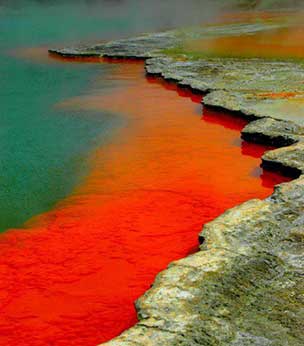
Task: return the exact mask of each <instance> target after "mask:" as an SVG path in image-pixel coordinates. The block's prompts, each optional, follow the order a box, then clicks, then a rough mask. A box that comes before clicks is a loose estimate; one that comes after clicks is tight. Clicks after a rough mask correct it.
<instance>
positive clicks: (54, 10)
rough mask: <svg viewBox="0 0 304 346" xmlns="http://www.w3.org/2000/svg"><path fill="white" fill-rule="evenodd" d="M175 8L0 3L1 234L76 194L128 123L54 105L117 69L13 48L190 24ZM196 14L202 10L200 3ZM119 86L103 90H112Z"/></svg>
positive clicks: (137, 4)
mask: <svg viewBox="0 0 304 346" xmlns="http://www.w3.org/2000/svg"><path fill="white" fill-rule="evenodd" d="M193 3H197V2H196V1H194V0H193ZM173 4H176V2H175V3H174V2H173V3H172V1H171V3H168V4H167V5H166V4H165V3H164V2H162V1H159V2H158V4H157V2H149V1H143V2H138V1H109V0H108V1H88V0H87V1H85V0H83V1H80V0H79V1H67V0H66V1H12V0H10V1H2V2H1V3H0V105H1V106H0V148H1V160H0V231H3V230H6V229H8V228H13V227H18V226H20V225H22V223H24V222H25V221H26V220H27V219H29V218H30V217H32V216H33V215H37V214H39V213H41V212H44V211H46V210H48V209H50V208H51V207H52V206H53V205H54V204H55V203H56V202H57V201H58V200H60V199H62V198H64V197H65V196H66V195H67V194H68V193H69V192H71V190H72V189H73V187H74V186H75V184H77V183H78V182H79V181H80V180H81V179H82V178H83V177H84V176H85V174H86V170H87V163H86V158H87V156H88V153H89V152H90V151H91V150H92V149H93V148H94V147H95V146H97V145H102V144H103V143H105V141H107V140H108V139H109V138H110V136H111V133H112V130H113V129H115V128H117V127H118V126H122V123H121V120H120V119H121V118H120V117H119V114H107V113H106V112H99V113H95V114H93V113H91V114H89V113H88V112H86V113H85V114H83V113H81V112H73V111H65V110H60V109H58V108H56V107H55V104H56V103H58V102H60V101H63V100H66V99H68V98H71V97H73V96H79V95H82V94H83V93H85V92H86V91H87V90H89V88H90V86H91V83H92V81H93V80H94V76H96V73H98V75H99V76H100V75H101V74H104V76H106V75H107V74H108V73H109V72H110V71H111V69H113V68H114V67H113V66H110V65H95V64H69V63H61V62H52V63H48V62H43V61H40V62H39V61H34V60H31V59H25V58H22V57H21V56H19V57H18V53H17V54H15V55H14V54H13V53H12V50H14V51H15V50H16V49H21V48H27V47H39V46H45V47H52V46H58V45H67V46H68V45H71V44H74V43H79V42H81V41H82V42H85V41H87V40H97V39H100V40H104V39H111V38H115V37H122V36H126V35H129V36H130V35H132V34H134V33H138V32H144V31H145V32H146V31H151V30H160V29H163V28H168V27H173V26H175V25H177V24H178V23H183V24H184V23H187V20H189V14H191V13H188V12H187V15H186V12H185V11H180V13H179V14H177V13H175V14H174V15H172V8H175V7H174V6H173V7H172V5H173ZM180 4H182V2H180ZM170 6H171V7H170ZM192 11H193V12H194V13H197V12H198V11H197V10H196V8H195V6H193V8H192ZM197 15H199V13H197ZM198 18H199V16H198ZM191 23H193V20H191ZM117 83H118V82H117V81H113V83H112V84H111V83H109V82H107V83H105V84H104V85H102V84H101V85H99V87H101V88H102V87H104V88H105V92H106V91H107V90H108V89H109V88H115V87H116V84H117Z"/></svg>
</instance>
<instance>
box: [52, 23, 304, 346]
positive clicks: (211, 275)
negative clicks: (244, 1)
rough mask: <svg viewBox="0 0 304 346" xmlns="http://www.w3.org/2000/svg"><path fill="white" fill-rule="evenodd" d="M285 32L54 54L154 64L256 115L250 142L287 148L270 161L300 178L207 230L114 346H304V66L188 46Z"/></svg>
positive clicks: (233, 28) (160, 37) (206, 31)
mask: <svg viewBox="0 0 304 346" xmlns="http://www.w3.org/2000/svg"><path fill="white" fill-rule="evenodd" d="M285 27H286V21H273V20H265V21H260V22H258V23H256V22H250V23H242V22H240V23H237V24H231V23H228V24H225V25H218V26H216V25H213V26H205V27H199V28H192V29H191V30H179V31H178V30H176V31H169V32H164V33H158V34H149V35H144V36H140V37H136V38H131V39H124V40H118V41H113V42H109V43H105V44H96V45H94V46H91V47H76V48H64V49H52V50H50V53H51V54H58V55H61V56H65V57H66V56H68V57H88V56H94V57H111V58H138V59H145V60H146V72H147V73H148V74H153V75H159V76H162V77H163V78H164V79H166V80H170V81H174V82H176V83H178V84H179V85H180V86H183V87H187V88H191V89H192V90H193V91H199V92H203V93H207V94H208V95H207V96H206V97H205V98H204V104H205V106H206V107H217V108H224V109H226V110H229V111H232V112H234V113H236V114H238V115H239V116H243V117H246V118H247V119H249V120H250V123H249V124H248V125H247V126H246V127H245V128H244V129H243V131H242V138H243V139H244V140H248V141H253V142H261V143H266V144H271V145H275V146H279V147H281V148H279V149H276V150H272V151H269V152H267V153H265V154H264V156H263V157H262V165H263V166H264V167H266V168H268V169H274V170H279V171H282V172H284V173H285V174H289V175H291V176H292V177H294V178H296V179H295V180H293V181H291V182H289V183H284V184H281V185H278V186H277V187H276V188H275V191H274V193H273V194H272V196H270V197H269V198H267V199H266V200H257V199H256V200H250V201H248V202H246V203H244V204H242V205H239V206H236V207H235V208H233V209H231V210H228V211H227V212H226V213H224V214H223V215H222V216H220V217H218V218H217V219H216V220H214V221H213V222H211V223H209V224H207V225H205V226H204V229H203V231H202V232H201V234H200V235H199V240H200V243H201V246H200V251H199V252H197V253H196V254H194V255H191V256H189V257H187V258H184V259H181V260H179V261H176V262H173V263H171V264H170V265H169V267H168V269H166V270H165V271H163V272H161V273H160V274H159V275H158V276H157V278H156V280H155V282H154V284H153V286H152V288H151V289H150V290H149V291H147V292H146V293H145V294H144V295H143V296H142V297H141V298H139V299H138V301H137V302H136V308H137V312H138V319H139V322H138V323H137V324H136V325H135V326H134V327H132V328H130V329H129V330H127V331H125V332H124V333H123V334H122V335H120V336H118V337H117V338H115V339H114V340H112V341H109V342H108V343H106V344H104V345H106V346H118V345H119V346H136V345H137V346H138V345H144V346H152V345H153V346H155V345H172V346H174V345H180V346H181V345H185V346H191V345H193V346H194V345H221V346H225V345H231V346H247V345H248V346H249V345H256V346H271V345H272V346H283V345H284V346H287V345H288V346H289V345H290V346H302V345H304V333H303V330H304V304H303V303H304V295H303V293H304V282H303V275H304V255H303V249H304V213H303V206H304V175H303V172H304V142H303V139H304V127H303V125H304V103H303V101H304V83H303V80H304V63H303V61H302V60H301V59H300V60H292V59H288V60H286V59H280V58H277V59H268V58H263V59H261V58H257V57H250V58H248V57H242V58H240V57H231V56H230V57H223V56H222V57H215V56H210V55H208V54H206V56H201V55H200V56H197V55H191V54H187V52H185V51H183V49H182V48H181V47H185V43H187V44H188V43H189V42H190V43H191V41H197V40H201V39H202V40H204V39H208V40H209V39H210V38H211V39H212V38H219V37H228V36H229V37H233V36H239V35H241V36H244V37H245V38H246V37H251V36H252V35H256V34H257V33H260V32H262V33H269V32H272V33H273V31H276V30H282V29H284V30H285ZM244 37H243V38H244Z"/></svg>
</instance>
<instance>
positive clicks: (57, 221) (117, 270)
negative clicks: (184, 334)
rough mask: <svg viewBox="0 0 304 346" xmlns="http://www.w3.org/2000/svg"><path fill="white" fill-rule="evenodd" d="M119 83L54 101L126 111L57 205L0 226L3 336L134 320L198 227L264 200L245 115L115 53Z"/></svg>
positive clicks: (47, 337) (42, 337)
mask: <svg viewBox="0 0 304 346" xmlns="http://www.w3.org/2000/svg"><path fill="white" fill-rule="evenodd" d="M113 73H115V74H116V75H115V76H113V77H115V78H121V80H122V88H120V89H119V90H115V91H113V93H111V94H109V95H103V94H101V93H99V92H98V91H95V94H91V95H88V96H84V97H79V98H75V99H72V100H67V101H66V102H64V103H62V104H61V105H58V106H59V107H71V108H78V109H79V108H81V109H84V110H86V109H95V110H98V109H103V110H109V111H112V112H116V113H120V114H121V116H122V117H124V119H125V120H126V122H125V126H124V127H123V128H121V129H119V130H117V131H116V133H115V136H114V137H113V139H112V141H111V142H110V143H109V144H107V145H106V146H102V147H100V148H99V149H98V150H96V151H95V152H93V153H91V155H90V173H89V174H88V176H87V177H86V179H85V180H84V181H83V182H82V184H81V185H80V186H78V187H77V188H75V190H74V191H73V193H72V194H71V195H70V196H69V197H68V198H66V199H65V200H63V201H61V202H60V203H58V205H57V206H56V207H55V208H54V209H53V210H51V211H49V212H47V213H45V214H43V215H40V216H37V217H35V218H34V219H32V220H30V221H29V222H28V223H27V225H26V226H25V228H24V229H18V230H10V231H7V232H6V233H4V234H2V235H1V236H0V243H1V247H0V249H1V250H0V256H1V259H2V261H1V265H0V304H1V305H0V315H1V320H0V344H1V345H6V346H12V345H16V344H20V342H21V343H22V344H23V345H31V346H42V345H43V346H45V345H54V346H55V345H56V346H87V345H97V344H99V343H101V342H103V341H106V340H108V339H110V338H112V337H114V336H116V335H118V334H119V333H120V332H122V331H123V330H124V329H126V328H128V327H130V326H131V325H133V324H134V323H135V322H136V313H135V309H134V307H133V302H134V300H135V299H136V298H138V297H139V296H140V295H141V294H143V293H144V292H145V291H146V290H147V289H148V288H149V287H150V285H151V283H152V282H153V280H154V278H155V275H156V274H157V273H158V272H159V271H161V270H163V269H164V268H165V267H166V266H167V265H168V263H169V262H171V261H173V260H176V259H178V258H181V257H184V256H186V255H187V254H189V253H192V252H194V251H196V250H197V248H198V243H197V234H198V232H199V231H200V230H201V228H202V225H203V224H204V223H205V222H208V221H210V220H212V219H214V218H215V217H216V216H218V215H219V214H221V213H222V212H224V211H225V210H226V209H227V208H230V207H233V206H235V205H236V204H239V203H241V202H243V201H245V200H248V199H250V198H256V197H257V198H264V197H266V196H268V195H270V194H271V192H272V189H273V185H274V184H276V183H279V182H281V181H283V180H284V179H283V178H282V177H281V176H278V175H276V174H274V173H267V172H262V171H261V169H260V168H259V164H260V155H261V154H262V153H263V152H264V151H265V150H266V149H267V148H266V147H263V146H258V145H254V144H248V143H247V144H243V143H241V141H240V139H239V136H240V133H239V131H240V130H241V129H242V127H243V126H244V125H245V121H244V120H242V119H238V118H233V117H232V116H230V115H229V114H226V113H222V114H219V113H217V112H212V111H208V110H207V109H206V110H205V111H204V114H203V117H202V116H201V105H200V100H201V97H200V96H198V95H193V94H192V93H191V92H189V91H185V90H182V89H179V88H177V87H176V86H174V85H172V84H168V83H166V82H163V81H161V80H159V79H156V78H146V77H145V76H144V71H143V64H142V63H141V62H137V63H133V64H128V63H119V64H117V65H116V66H115V72H113Z"/></svg>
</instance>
